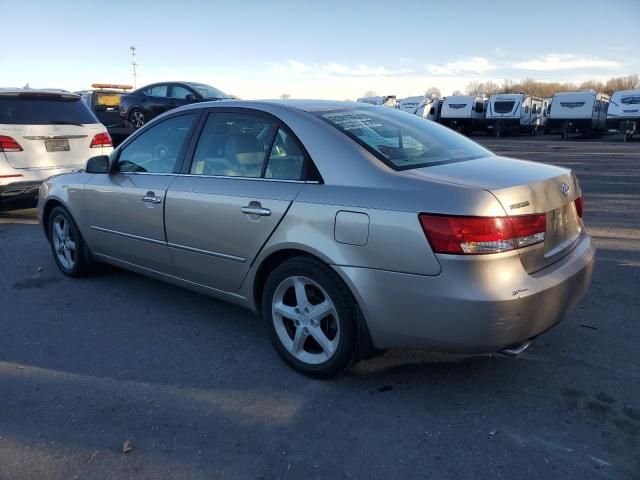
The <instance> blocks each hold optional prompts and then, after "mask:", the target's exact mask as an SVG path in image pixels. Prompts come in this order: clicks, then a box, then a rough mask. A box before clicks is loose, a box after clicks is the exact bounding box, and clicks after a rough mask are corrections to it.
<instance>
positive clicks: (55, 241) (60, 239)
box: [48, 207, 91, 277]
mask: <svg viewBox="0 0 640 480" xmlns="http://www.w3.org/2000/svg"><path fill="white" fill-rule="evenodd" d="M48 232H49V244H50V246H51V253H53V259H54V261H55V262H56V265H57V266H58V268H59V269H60V271H61V272H62V273H64V274H65V275H67V276H69V277H82V276H84V275H86V274H87V273H89V271H90V267H91V254H90V253H89V250H88V249H87V245H86V243H85V241H84V239H83V238H82V235H81V234H80V230H79V229H78V226H77V225H76V222H75V221H74V220H73V218H72V217H71V215H70V214H69V212H68V211H67V210H66V209H65V208H64V207H56V208H54V209H53V210H52V211H51V214H50V215H49V225H48Z"/></svg>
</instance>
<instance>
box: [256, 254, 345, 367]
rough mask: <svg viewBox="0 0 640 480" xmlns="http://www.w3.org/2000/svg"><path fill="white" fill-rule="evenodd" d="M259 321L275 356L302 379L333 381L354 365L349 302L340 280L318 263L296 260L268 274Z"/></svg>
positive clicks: (309, 260) (309, 259) (328, 268)
mask: <svg viewBox="0 0 640 480" xmlns="http://www.w3.org/2000/svg"><path fill="white" fill-rule="evenodd" d="M262 316H263V318H264V320H265V321H266V322H267V325H266V326H267V330H268V332H269V338H270V340H271V343H272V344H273V346H274V348H275V349H276V351H277V352H278V354H279V355H280V356H281V357H282V358H283V359H284V360H285V361H286V362H287V363H288V364H289V365H291V366H292V367H293V368H295V369H296V370H298V371H299V372H301V373H304V374H305V375H309V376H312V377H319V378H328V377H333V376H335V375H337V374H339V373H340V372H342V371H343V370H345V369H347V368H348V367H349V366H350V365H351V364H352V363H353V361H354V359H355V356H356V344H357V342H356V340H357V327H356V325H357V309H356V306H355V302H354V300H353V297H352V296H351V293H350V292H349V290H348V288H347V286H346V285H345V284H344V282H343V281H342V279H341V278H340V277H339V276H338V275H337V274H336V273H335V272H334V271H333V270H332V269H331V268H330V267H328V266H327V265H325V264H323V263H322V262H320V261H317V260H315V259H312V258H305V257H296V258H293V259H290V260H287V261H286V262H284V263H282V264H281V265H279V266H278V267H277V268H276V269H275V270H274V271H273V272H271V274H270V275H269V277H268V278H267V281H266V283H265V287H264V290H263V295H262Z"/></svg>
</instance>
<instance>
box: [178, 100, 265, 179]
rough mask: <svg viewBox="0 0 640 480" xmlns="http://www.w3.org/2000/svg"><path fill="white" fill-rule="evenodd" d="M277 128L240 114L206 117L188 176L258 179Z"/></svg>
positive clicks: (263, 120) (250, 116)
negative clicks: (190, 174)
mask: <svg viewBox="0 0 640 480" xmlns="http://www.w3.org/2000/svg"><path fill="white" fill-rule="evenodd" d="M276 130H277V125H276V123H275V122H273V121H271V120H267V119H264V118H262V117H257V116H253V115H246V114H243V113H215V114H210V115H209V117H208V118H207V122H206V124H205V125H204V127H203V129H202V133H201V135H200V138H199V140H198V146H197V147H196V152H195V154H194V157H193V163H192V165H191V173H192V174H195V175H213V176H224V177H248V178H260V177H262V175H263V169H264V165H265V160H266V158H267V155H268V154H269V148H270V147H271V145H272V143H274V135H275V132H276Z"/></svg>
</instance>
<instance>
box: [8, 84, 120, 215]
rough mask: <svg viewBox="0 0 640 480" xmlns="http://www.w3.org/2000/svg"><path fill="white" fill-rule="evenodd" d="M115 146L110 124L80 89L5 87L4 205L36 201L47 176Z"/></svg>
mask: <svg viewBox="0 0 640 480" xmlns="http://www.w3.org/2000/svg"><path fill="white" fill-rule="evenodd" d="M112 150H113V149H112V145H111V138H109V134H108V133H107V130H106V128H105V127H104V126H103V125H102V124H101V123H100V122H99V121H98V119H97V118H96V117H95V115H94V114H93V113H91V111H90V110H89V109H88V108H87V107H86V105H85V104H84V103H83V102H82V101H81V99H80V97H79V96H78V95H74V94H71V93H66V92H64V91H61V90H35V89H0V209H2V210H12V209H15V208H32V207H34V206H35V205H36V201H37V195H38V188H39V187H40V184H41V183H42V181H43V180H44V179H45V178H47V177H49V176H51V175H57V174H60V173H67V172H70V171H72V170H73V169H77V168H83V167H84V165H85V163H86V161H87V159H88V158H90V157H93V156H95V155H103V154H108V153H110V152H111V151H112Z"/></svg>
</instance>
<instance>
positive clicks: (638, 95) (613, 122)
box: [607, 90, 640, 141]
mask: <svg viewBox="0 0 640 480" xmlns="http://www.w3.org/2000/svg"><path fill="white" fill-rule="evenodd" d="M607 128H610V129H615V130H617V131H618V132H620V133H624V139H625V141H626V140H627V139H629V140H630V139H631V137H633V135H634V134H635V133H637V132H638V130H640V90H619V91H617V92H614V93H613V95H612V96H611V101H610V102H609V110H607Z"/></svg>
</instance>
